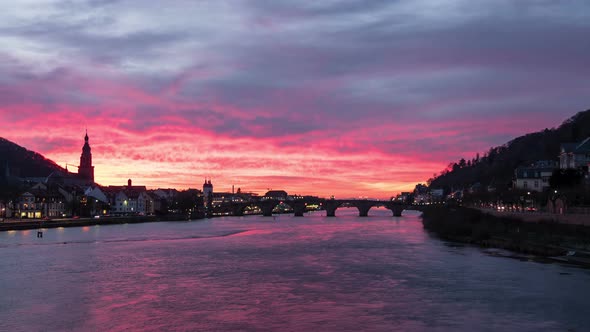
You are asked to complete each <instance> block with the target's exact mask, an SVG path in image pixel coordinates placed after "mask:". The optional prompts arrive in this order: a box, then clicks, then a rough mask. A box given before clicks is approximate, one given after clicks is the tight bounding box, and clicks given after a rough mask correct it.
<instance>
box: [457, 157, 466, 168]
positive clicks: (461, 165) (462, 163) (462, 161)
mask: <svg viewBox="0 0 590 332" xmlns="http://www.w3.org/2000/svg"><path fill="white" fill-rule="evenodd" d="M466 165H467V163H466V162H465V158H461V160H459V167H460V168H463V167H465V166H466Z"/></svg>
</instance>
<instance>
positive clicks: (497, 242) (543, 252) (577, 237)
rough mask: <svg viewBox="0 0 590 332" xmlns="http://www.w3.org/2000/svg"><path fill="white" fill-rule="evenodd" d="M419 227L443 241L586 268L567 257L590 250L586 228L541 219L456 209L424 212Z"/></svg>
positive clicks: (438, 209) (462, 208)
mask: <svg viewBox="0 0 590 332" xmlns="http://www.w3.org/2000/svg"><path fill="white" fill-rule="evenodd" d="M422 224H423V227H424V229H425V230H426V231H428V232H430V233H432V234H434V235H436V236H437V237H439V238H441V239H443V240H448V241H452V242H458V243H466V244H472V245H477V246H480V247H482V248H498V249H505V250H508V251H512V252H516V253H520V254H527V255H534V256H539V257H544V258H549V259H552V260H556V261H563V262H568V263H576V264H580V265H583V266H586V267H588V266H589V264H587V263H586V261H585V260H579V259H577V260H574V259H573V258H572V256H570V254H571V252H578V253H580V254H582V253H584V255H585V253H586V252H587V251H588V249H589V248H590V227H587V226H583V225H579V224H577V225H574V224H560V223H555V222H552V221H547V220H543V219H539V220H537V221H536V222H531V221H530V220H527V221H524V220H522V219H520V218H516V217H515V216H510V215H492V214H489V213H486V212H483V211H480V210H478V209H473V208H466V207H458V206H457V207H433V208H428V209H425V211H424V212H423V214H422Z"/></svg>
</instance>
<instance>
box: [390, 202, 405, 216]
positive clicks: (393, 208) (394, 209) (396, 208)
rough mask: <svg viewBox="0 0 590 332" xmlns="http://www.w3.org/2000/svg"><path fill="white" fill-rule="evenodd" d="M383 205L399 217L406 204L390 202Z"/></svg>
mask: <svg viewBox="0 0 590 332" xmlns="http://www.w3.org/2000/svg"><path fill="white" fill-rule="evenodd" d="M385 207H386V208H387V209H389V210H391V212H392V213H393V216H394V217H401V216H402V211H403V210H405V208H406V206H405V205H403V204H399V203H395V202H390V203H388V204H385Z"/></svg>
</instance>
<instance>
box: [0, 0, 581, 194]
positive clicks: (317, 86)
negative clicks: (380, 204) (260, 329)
mask: <svg viewBox="0 0 590 332" xmlns="http://www.w3.org/2000/svg"><path fill="white" fill-rule="evenodd" d="M0 7H1V8H2V10H1V11H0V137H4V138H6V139H9V140H11V141H13V142H15V143H17V144H19V145H22V146H24V147H26V148H28V149H30V150H34V151H37V152H39V153H41V154H43V155H45V156H46V157H48V158H50V159H52V160H54V161H55V162H57V163H58V164H60V165H61V166H65V165H66V163H69V164H73V165H77V164H78V163H79V158H80V153H81V151H82V145H83V137H84V134H85V130H86V129H87V130H88V135H89V137H90V145H91V147H92V155H93V163H94V165H95V180H96V181H97V182H98V183H100V184H103V185H124V184H126V182H127V179H128V178H131V179H133V183H134V184H137V185H146V186H148V187H149V188H158V187H163V188H170V187H173V188H178V189H185V188H189V187H190V188H200V187H201V186H202V183H203V181H204V179H205V178H210V179H211V180H212V182H213V185H214V191H216V192H217V191H230V190H231V186H232V185H235V188H238V187H240V188H241V189H242V190H243V191H250V192H258V193H261V194H263V193H264V192H265V191H266V190H268V189H274V190H279V189H284V190H286V191H287V192H289V193H291V194H303V195H305V194H310V195H319V196H321V197H328V196H330V195H335V196H336V197H341V198H344V197H347V198H350V197H370V198H387V197H390V196H392V195H395V194H397V193H399V192H400V191H407V190H411V189H412V188H413V187H414V185H415V184H416V183H419V182H425V181H426V180H427V179H428V178H429V177H432V175H433V173H436V172H439V171H441V170H442V169H444V168H445V167H446V165H448V163H449V162H452V161H457V160H458V159H460V158H462V157H465V158H471V157H473V156H474V155H475V153H477V152H480V153H483V152H484V151H487V150H488V149H489V148H490V147H492V146H497V145H501V144H504V143H506V142H507V141H509V140H510V139H512V138H514V137H517V136H520V135H522V134H525V133H527V132H532V131H537V130H541V129H544V128H551V127H555V126H557V125H559V124H560V123H561V122H563V121H564V120H565V119H567V118H569V117H571V116H572V115H574V114H575V113H577V112H579V111H583V110H586V109H588V108H590V107H589V106H590V102H589V99H590V93H589V92H590V79H589V78H590V65H589V64H590V63H589V54H590V41H589V37H588V32H589V31H590V3H589V2H588V1H586V0H580V1H576V0H569V1H559V0H547V1H545V0H536V1H524V0H523V1H504V0H495V1H473V0H465V1H444V0H440V1H427V0H410V1H395V0H371V1H359V0H324V1H295V0H292V1H284V0H273V1H254V0H252V1H246V0H232V1H230V0H226V1H224V0H212V1H206V0H203V1H180V0H178V1H172V0H167V1H143V0H129V1H127V0H86V1H71V0H68V1H63V0H36V1H33V0H19V1H8V0H0ZM69 168H70V169H73V170H75V168H73V167H72V166H69Z"/></svg>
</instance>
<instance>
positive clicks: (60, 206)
mask: <svg viewBox="0 0 590 332" xmlns="http://www.w3.org/2000/svg"><path fill="white" fill-rule="evenodd" d="M65 202H66V201H65V198H64V196H62V195H61V194H60V193H59V192H58V191H55V190H49V189H48V188H47V186H45V185H44V184H41V183H39V184H37V185H35V186H33V187H31V188H30V189H29V190H28V191H26V192H24V193H23V194H22V195H20V197H19V200H18V205H17V210H18V213H17V216H18V217H20V218H35V219H40V218H45V217H48V218H54V217H62V216H63V215H64V214H65V213H66V207H65Z"/></svg>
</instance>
